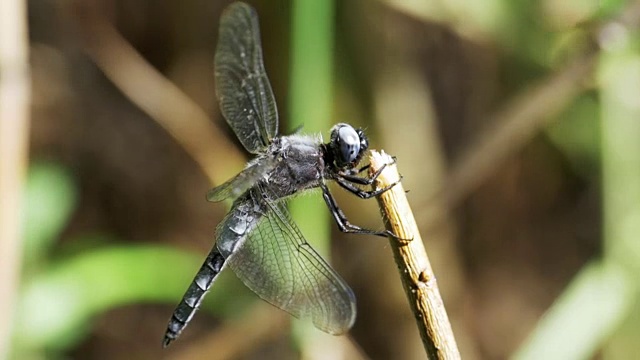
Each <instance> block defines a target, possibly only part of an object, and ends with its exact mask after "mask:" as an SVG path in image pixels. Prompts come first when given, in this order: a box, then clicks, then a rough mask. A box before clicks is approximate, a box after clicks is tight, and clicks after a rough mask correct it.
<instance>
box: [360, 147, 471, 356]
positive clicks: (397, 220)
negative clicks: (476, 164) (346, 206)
mask: <svg viewBox="0 0 640 360" xmlns="http://www.w3.org/2000/svg"><path fill="white" fill-rule="evenodd" d="M369 161H370V163H371V169H370V171H371V173H374V172H376V171H377V170H378V169H380V168H381V167H382V166H383V165H384V164H389V163H391V162H392V158H391V157H390V156H389V155H387V154H385V153H384V152H382V153H378V152H376V151H371V155H370V159H369ZM399 179H400V176H399V175H398V170H397V167H396V166H395V165H392V166H387V168H386V169H385V170H384V171H383V172H382V174H381V175H380V176H379V177H378V179H377V181H376V184H375V185H376V188H378V189H379V188H383V187H385V186H388V185H389V184H392V183H394V182H396V181H398V180H399ZM378 202H379V204H380V208H381V210H382V212H383V215H384V217H385V218H386V219H387V228H388V229H389V230H391V231H392V232H393V233H394V234H396V235H398V236H399V237H400V238H402V239H411V240H399V239H395V238H390V243H391V248H392V250H393V255H394V257H395V261H396V264H397V265H398V270H399V271H400V277H401V278H402V285H403V287H404V290H405V292H406V294H407V298H408V299H409V304H410V305H411V310H412V311H413V313H414V314H415V317H416V321H417V324H418V328H419V330H420V336H421V338H422V342H423V344H424V347H425V350H426V352H427V356H428V357H429V359H460V353H459V351H458V346H457V345H456V340H455V338H454V336H453V331H452V330H451V324H450V323H449V318H448V316H447V313H446V311H445V308H444V304H443V302H442V297H441V296H440V291H439V290H438V283H437V281H436V277H435V275H434V273H433V270H432V269H431V264H430V262H429V258H428V257H427V252H426V250H425V248H424V244H423V242H422V238H421V237H420V232H419V231H418V226H417V225H416V221H415V219H414V217H413V213H412V212H411V208H410V207H409V202H408V201H407V197H406V195H405V191H404V188H403V187H402V184H401V183H400V184H398V185H396V186H394V187H393V188H392V189H391V190H389V191H386V192H384V193H383V194H382V195H380V196H379V197H378Z"/></svg>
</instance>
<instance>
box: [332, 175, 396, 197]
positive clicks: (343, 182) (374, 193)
mask: <svg viewBox="0 0 640 360" xmlns="http://www.w3.org/2000/svg"><path fill="white" fill-rule="evenodd" d="M401 180H402V178H401V179H400V180H398V181H396V182H394V183H393V184H390V185H388V186H385V187H383V188H382V189H377V190H373V191H367V190H362V189H360V188H359V187H357V186H355V185H353V184H352V183H350V182H349V181H348V179H346V178H343V177H339V176H338V177H336V178H335V181H336V182H337V183H338V185H340V186H342V188H344V189H345V190H347V191H349V192H350V193H352V194H354V195H356V196H358V197H359V198H361V199H370V198H372V197H374V196H378V195H380V194H382V193H383V192H385V191H387V190H389V189H391V188H392V187H394V186H396V185H398V184H399V183H400V181H401Z"/></svg>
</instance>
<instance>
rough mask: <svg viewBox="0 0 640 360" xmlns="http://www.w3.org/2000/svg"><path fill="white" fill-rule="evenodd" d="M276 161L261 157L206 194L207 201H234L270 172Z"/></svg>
mask: <svg viewBox="0 0 640 360" xmlns="http://www.w3.org/2000/svg"><path fill="white" fill-rule="evenodd" d="M275 164H276V160H275V159H274V158H271V157H262V158H260V159H259V161H257V162H255V163H254V164H251V165H249V166H247V167H246V168H245V169H244V170H242V172H240V173H239V174H238V175H236V176H235V177H234V178H233V179H231V180H229V181H227V182H225V183H224V184H222V185H220V186H216V187H214V188H213V189H211V190H209V191H208V192H207V200H208V201H211V202H218V201H222V200H225V199H228V198H231V199H235V198H237V197H238V196H240V195H242V194H244V192H245V191H247V190H249V189H250V188H251V187H253V186H254V185H255V184H256V183H257V182H258V180H260V178H262V177H263V176H264V175H265V174H266V173H268V172H269V171H271V170H272V169H273V168H274V166H275Z"/></svg>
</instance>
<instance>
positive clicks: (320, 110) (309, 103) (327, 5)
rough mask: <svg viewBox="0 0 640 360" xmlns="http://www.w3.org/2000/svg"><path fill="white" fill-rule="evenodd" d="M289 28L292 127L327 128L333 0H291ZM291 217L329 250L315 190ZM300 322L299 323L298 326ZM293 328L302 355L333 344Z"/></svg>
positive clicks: (306, 327)
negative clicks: (291, 8)
mask: <svg viewBox="0 0 640 360" xmlns="http://www.w3.org/2000/svg"><path fill="white" fill-rule="evenodd" d="M292 5H293V11H292V19H291V20H292V27H291V28H292V29H291V73H290V93H289V104H288V105H289V119H290V121H289V129H291V130H293V129H297V128H299V127H300V126H303V128H302V131H303V132H304V133H307V134H311V133H319V132H323V131H326V130H327V129H329V127H330V123H329V121H330V119H331V114H332V108H333V106H332V102H333V99H332V96H333V90H332V83H333V81H332V74H333V31H334V30H333V25H334V6H335V4H334V2H333V1H332V0H326V1H316V0H295V1H293V4H292ZM290 209H291V213H292V216H293V218H294V219H295V221H296V222H297V223H298V225H299V226H300V228H301V230H302V233H303V234H304V235H305V236H306V237H307V239H308V240H309V241H310V243H312V244H313V246H314V248H316V249H317V250H318V251H319V252H320V253H321V254H322V255H323V256H327V255H328V254H329V252H330V234H331V233H330V229H331V227H330V224H329V214H328V213H327V210H326V208H325V206H324V203H323V202H322V201H320V200H319V199H318V197H317V196H312V197H298V198H296V199H294V200H293V201H292V202H291V203H290ZM298 325H299V326H298ZM294 332H295V334H296V337H297V339H298V341H299V344H300V348H301V352H302V357H303V358H313V357H314V355H315V356H317V354H324V353H326V351H327V349H333V352H332V353H333V355H336V356H338V357H340V356H339V355H337V354H336V353H335V352H336V351H337V352H340V349H341V348H342V347H341V346H337V347H336V346H331V345H329V344H330V343H328V342H329V341H332V340H333V339H331V337H330V336H328V335H324V334H320V332H319V331H316V330H314V329H313V328H312V327H311V325H310V324H308V323H304V324H299V323H295V327H294Z"/></svg>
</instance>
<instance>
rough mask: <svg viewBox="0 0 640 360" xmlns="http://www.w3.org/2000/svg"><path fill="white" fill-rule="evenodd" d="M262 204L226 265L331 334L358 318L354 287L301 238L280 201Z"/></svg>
mask: <svg viewBox="0 0 640 360" xmlns="http://www.w3.org/2000/svg"><path fill="white" fill-rule="evenodd" d="M258 192H259V191H258ZM267 197H268V196H267ZM266 208H267V211H266V214H265V215H264V216H263V217H261V219H260V222H259V224H258V226H257V227H256V228H255V229H254V230H253V231H252V232H251V233H250V234H249V237H248V238H247V240H246V241H245V243H244V244H243V245H242V246H240V247H238V248H237V249H236V250H235V252H234V253H233V254H232V255H231V256H230V257H229V258H228V259H227V260H228V265H229V267H230V268H231V269H232V270H233V271H234V272H235V274H236V275H237V276H238V277H239V278H240V279H241V280H242V281H243V282H244V284H245V285H246V286H247V287H249V288H250V289H251V290H253V291H254V292H255V293H256V294H258V295H259V296H260V297H261V298H263V299H264V300H266V301H268V302H269V303H271V304H273V305H275V306H277V307H279V308H280V309H282V310H285V311H287V312H289V313H290V314H292V315H293V316H295V317H298V318H311V319H312V320H313V324H314V325H315V326H316V327H317V328H318V329H320V330H323V331H325V332H327V333H329V334H334V335H338V334H342V333H345V332H346V331H348V330H349V328H351V326H352V325H353V322H354V321H355V317H356V303H355V296H354V295H353V292H352V291H351V289H350V288H349V286H348V285H347V284H346V283H345V281H344V280H342V278H341V277H340V276H339V275H338V274H337V273H336V272H335V271H334V270H333V269H332V268H331V267H330V266H329V265H328V264H327V263H326V262H325V261H324V259H322V257H320V255H318V253H316V252H315V250H313V248H312V247H311V246H310V245H309V244H308V243H307V242H306V241H305V239H304V237H303V236H302V234H301V232H300V230H299V229H298V227H297V226H296V225H295V223H293V221H291V218H290V216H289V213H288V211H287V209H286V208H285V207H284V205H283V204H282V203H270V202H267V203H266Z"/></svg>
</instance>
